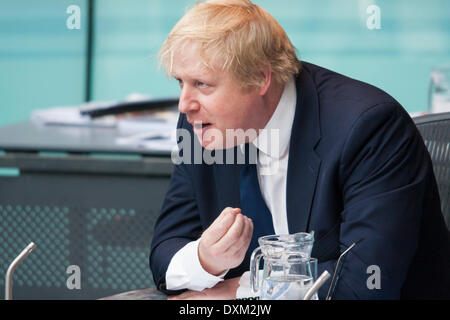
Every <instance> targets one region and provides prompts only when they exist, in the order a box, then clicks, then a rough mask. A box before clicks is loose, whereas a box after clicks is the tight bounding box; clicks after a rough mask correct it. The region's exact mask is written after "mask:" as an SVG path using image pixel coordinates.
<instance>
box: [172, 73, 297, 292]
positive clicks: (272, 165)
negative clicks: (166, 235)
mask: <svg viewBox="0 0 450 320" xmlns="http://www.w3.org/2000/svg"><path fill="white" fill-rule="evenodd" d="M296 103H297V90H296V87H295V80H294V78H293V77H292V78H291V79H290V80H289V81H288V83H287V84H286V86H285V88H284V90H283V94H282V96H281V99H280V101H279V103H278V105H277V108H276V109H275V111H274V113H273V115H272V117H271V118H270V120H269V122H268V123H267V124H266V126H265V128H264V129H263V130H262V131H261V132H260V133H259V135H258V137H257V138H256V139H255V140H253V141H252V143H253V144H254V145H255V146H256V147H257V148H258V149H259V155H258V162H257V165H256V168H257V175H258V182H259V186H260V189H261V193H262V196H263V198H264V201H265V202H266V205H267V207H268V208H269V210H270V212H271V213H272V221H273V227H274V230H275V233H276V234H287V233H289V229H288V222H287V211H286V181H287V168H288V159H289V143H290V137H291V129H292V123H293V120H294V114H295V106H296ZM277 141H278V143H277ZM199 241H200V239H198V240H196V241H192V242H190V243H188V244H187V245H185V246H184V247H183V248H181V249H180V250H179V251H178V252H177V253H176V254H175V255H174V256H173V257H172V260H171V261H170V264H169V267H168V268H167V272H166V288H167V289H169V290H178V289H190V290H197V291H201V290H203V289H205V288H212V287H214V286H215V285H216V284H217V283H218V282H220V281H222V280H223V278H224V276H225V274H226V273H227V272H225V273H223V274H221V275H219V276H214V275H211V274H209V273H208V272H206V271H205V270H204V269H203V268H202V266H201V264H200V261H199V258H198V253H197V252H198V251H197V250H198V243H199Z"/></svg>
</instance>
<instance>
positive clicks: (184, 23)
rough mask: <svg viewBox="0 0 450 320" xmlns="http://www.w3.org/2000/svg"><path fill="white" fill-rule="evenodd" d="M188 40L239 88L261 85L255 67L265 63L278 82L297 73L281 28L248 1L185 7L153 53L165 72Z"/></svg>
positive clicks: (205, 60)
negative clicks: (155, 52)
mask: <svg viewBox="0 0 450 320" xmlns="http://www.w3.org/2000/svg"><path fill="white" fill-rule="evenodd" d="M193 44H194V45H197V46H198V49H199V55H200V58H201V60H202V62H203V64H204V65H205V66H206V67H208V68H209V69H212V70H214V69H215V68H220V69H222V70H225V71H229V72H231V75H232V76H233V77H234V79H235V80H237V81H238V83H239V84H241V85H242V86H243V87H244V88H248V87H251V86H259V85H261V83H262V80H263V79H262V74H261V71H262V70H264V69H265V68H266V67H267V66H268V65H270V67H271V70H272V77H273V79H274V80H275V81H277V82H278V83H280V84H285V83H286V82H287V81H288V80H289V78H290V76H291V75H293V74H296V73H298V72H299V71H300V62H299V60H298V59H297V56H296V53H295V48H294V46H293V45H292V43H291V41H290V40H289V38H288V36H287V35H286V33H285V31H284V30H283V28H282V27H281V26H280V25H279V24H278V22H277V21H276V20H275V19H274V18H273V17H272V16H271V15H270V14H269V13H268V12H267V11H265V10H264V9H262V8H261V7H259V6H257V5H255V4H253V3H252V2H251V1H249V0H209V1H205V2H198V3H196V4H195V6H194V7H193V8H191V9H190V10H189V11H187V12H186V13H185V15H184V16H183V17H182V18H181V20H180V21H179V22H178V23H177V24H176V25H175V27H174V28H173V29H172V31H171V32H170V34H169V36H168V37H167V39H166V41H165V42H164V44H163V45H162V48H161V50H160V53H159V58H160V62H161V65H162V66H163V68H164V70H165V71H166V73H167V74H168V75H171V74H172V64H173V58H174V55H175V54H177V53H178V52H180V51H181V50H182V49H183V46H185V45H193Z"/></svg>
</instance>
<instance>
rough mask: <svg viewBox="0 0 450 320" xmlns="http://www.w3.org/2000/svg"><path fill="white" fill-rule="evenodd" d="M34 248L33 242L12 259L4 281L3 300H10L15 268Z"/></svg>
mask: <svg viewBox="0 0 450 320" xmlns="http://www.w3.org/2000/svg"><path fill="white" fill-rule="evenodd" d="M34 248H36V245H35V244H34V242H30V244H29V245H28V246H27V247H26V248H25V249H23V250H22V252H21V253H20V254H19V255H18V256H17V257H16V258H15V259H14V261H13V262H12V263H11V264H10V265H9V268H8V271H7V272H6V280H5V300H12V286H13V275H14V271H15V270H16V268H17V266H18V265H19V264H20V263H21V262H22V261H23V260H24V259H25V258H26V257H27V256H28V255H29V254H30V253H31V251H33V250H34Z"/></svg>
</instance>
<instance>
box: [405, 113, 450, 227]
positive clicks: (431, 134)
mask: <svg viewBox="0 0 450 320" xmlns="http://www.w3.org/2000/svg"><path fill="white" fill-rule="evenodd" d="M413 120H414V122H415V124H416V126H417V128H418V129H419V131H420V134H421V135H422V137H423V140H424V142H425V145H426V146H427V148H428V152H429V153H430V156H431V161H432V162H433V170H434V174H435V176H436V180H437V184H438V189H439V195H440V197H441V207H442V213H443V215H444V219H445V222H446V223H447V227H448V228H449V229H450V112H444V113H435V114H429V115H425V116H420V117H416V118H413Z"/></svg>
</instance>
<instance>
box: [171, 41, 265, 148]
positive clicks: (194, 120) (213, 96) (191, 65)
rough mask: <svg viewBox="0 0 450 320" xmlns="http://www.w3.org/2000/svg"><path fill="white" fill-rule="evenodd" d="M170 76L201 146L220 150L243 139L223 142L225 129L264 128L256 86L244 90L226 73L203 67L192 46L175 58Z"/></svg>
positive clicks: (259, 97) (182, 109) (181, 108)
mask: <svg viewBox="0 0 450 320" xmlns="http://www.w3.org/2000/svg"><path fill="white" fill-rule="evenodd" d="M172 75H173V76H174V78H175V79H176V80H177V81H178V82H179V84H180V88H181V94H180V101H179V105H178V109H179V111H180V112H181V113H185V114H186V116H187V120H188V121H189V123H191V124H192V126H193V128H194V133H195V134H196V136H197V138H198V139H199V141H200V143H201V145H202V146H203V147H204V148H207V149H223V148H229V147H233V146H235V145H236V144H241V143H243V142H244V141H242V140H241V141H234V140H235V139H226V140H227V141H225V138H226V130H227V129H242V130H244V131H246V130H247V129H259V128H263V127H264V125H265V116H264V112H263V108H262V104H263V101H262V95H261V94H260V92H259V89H258V88H253V89H250V90H247V91H243V90H242V87H241V86H240V85H239V84H238V83H236V81H235V80H234V79H233V78H232V76H231V74H230V73H229V72H226V71H223V70H214V71H213V70H210V69H208V68H207V67H205V66H204V65H203V64H202V60H201V58H200V56H199V54H198V51H197V50H196V47H195V46H189V47H188V46H186V49H185V50H183V52H182V53H180V54H179V55H178V56H175V57H174V60H173V66H172ZM230 140H233V141H230ZM238 140H239V139H238ZM247 142H248V141H247Z"/></svg>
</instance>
